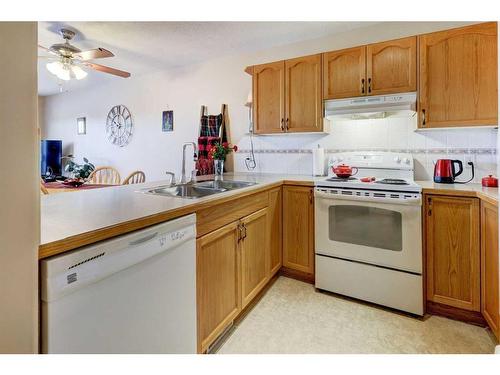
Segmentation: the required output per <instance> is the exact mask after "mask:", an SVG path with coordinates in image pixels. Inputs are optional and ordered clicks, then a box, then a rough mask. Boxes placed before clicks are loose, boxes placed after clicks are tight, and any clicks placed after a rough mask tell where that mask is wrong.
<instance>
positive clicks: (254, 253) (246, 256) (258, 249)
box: [240, 208, 270, 308]
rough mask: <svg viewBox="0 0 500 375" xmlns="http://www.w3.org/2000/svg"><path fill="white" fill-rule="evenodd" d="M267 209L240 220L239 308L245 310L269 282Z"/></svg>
mask: <svg viewBox="0 0 500 375" xmlns="http://www.w3.org/2000/svg"><path fill="white" fill-rule="evenodd" d="M267 222H268V220H267V208H264V209H262V210H260V211H257V212H255V213H254V214H252V215H249V216H247V217H245V218H243V219H242V220H241V223H240V228H241V229H240V230H241V231H242V234H241V237H240V250H241V307H242V308H245V307H246V306H247V305H248V304H249V303H250V302H251V301H252V299H253V298H254V297H255V296H256V295H257V294H258V293H259V292H260V291H261V290H262V288H264V286H265V285H266V283H267V281H268V280H269V259H270V252H269V250H270V248H269V237H268V233H269V230H268V224H267Z"/></svg>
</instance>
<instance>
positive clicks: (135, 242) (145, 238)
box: [128, 232, 158, 246]
mask: <svg viewBox="0 0 500 375" xmlns="http://www.w3.org/2000/svg"><path fill="white" fill-rule="evenodd" d="M156 236H158V232H154V233H151V234H148V235H147V236H144V237H142V238H139V239H137V240H134V241H131V242H129V243H128V244H129V246H135V245H139V244H141V243H144V242H148V241H150V240H152V239H153V238H155V237H156Z"/></svg>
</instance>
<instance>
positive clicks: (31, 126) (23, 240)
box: [0, 22, 40, 353]
mask: <svg viewBox="0 0 500 375" xmlns="http://www.w3.org/2000/svg"><path fill="white" fill-rule="evenodd" d="M36 45H37V24H36V22H24V23H23V22H12V23H11V22H0V50H1V51H9V53H8V54H4V56H3V57H2V59H1V60H0V171H1V172H2V176H3V178H2V179H1V180H0V207H1V209H0V353H36V352H37V351H38V268H37V265H38V244H39V238H40V229H39V227H40V220H39V206H40V182H39V181H40V176H39V168H38V152H37V151H36V150H37V149H38V133H37V96H36V91H37V72H36V59H37V47H36Z"/></svg>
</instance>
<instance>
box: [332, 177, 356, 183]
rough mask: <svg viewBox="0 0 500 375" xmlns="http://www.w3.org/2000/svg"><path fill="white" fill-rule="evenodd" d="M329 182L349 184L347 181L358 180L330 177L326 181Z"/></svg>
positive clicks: (354, 178)
mask: <svg viewBox="0 0 500 375" xmlns="http://www.w3.org/2000/svg"><path fill="white" fill-rule="evenodd" d="M326 180H327V181H334V182H347V181H354V180H357V178H356V177H347V178H342V177H330V178H327V179H326Z"/></svg>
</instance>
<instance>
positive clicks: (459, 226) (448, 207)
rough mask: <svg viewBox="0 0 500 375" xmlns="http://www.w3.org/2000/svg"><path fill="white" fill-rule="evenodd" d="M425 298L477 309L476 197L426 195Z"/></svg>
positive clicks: (477, 210)
mask: <svg viewBox="0 0 500 375" xmlns="http://www.w3.org/2000/svg"><path fill="white" fill-rule="evenodd" d="M425 204H426V207H425V211H426V212H425V224H426V226H425V233H426V239H425V242H426V250H427V251H426V253H427V254H426V257H427V276H426V277H427V299H428V300H429V301H432V302H437V303H441V304H445V305H449V306H453V307H458V308H461V309H465V310H470V311H480V250H479V200H478V199H477V198H458V197H444V196H439V195H427V196H426V203H425Z"/></svg>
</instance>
